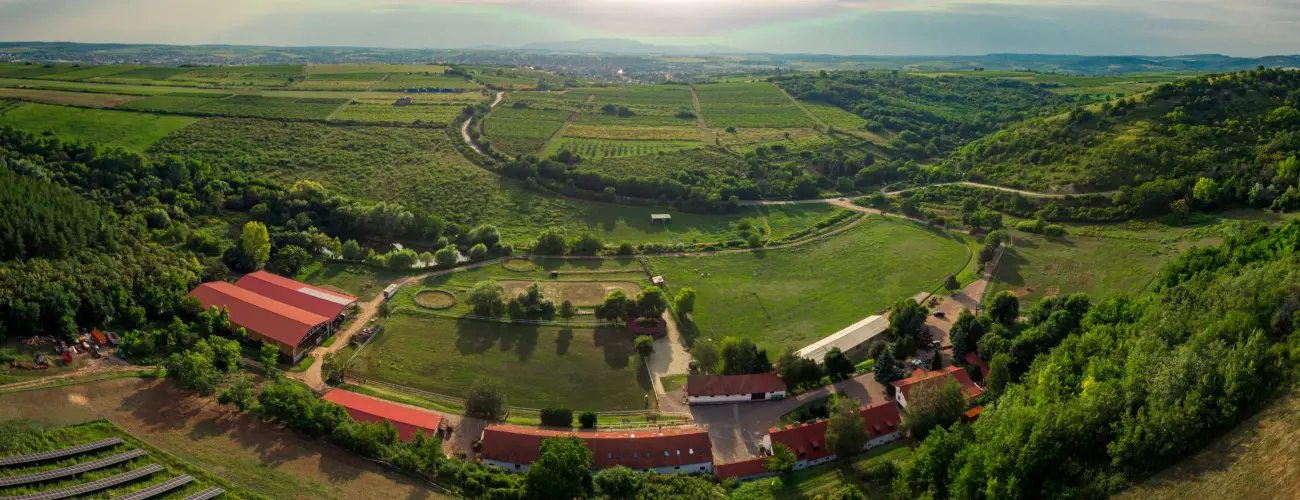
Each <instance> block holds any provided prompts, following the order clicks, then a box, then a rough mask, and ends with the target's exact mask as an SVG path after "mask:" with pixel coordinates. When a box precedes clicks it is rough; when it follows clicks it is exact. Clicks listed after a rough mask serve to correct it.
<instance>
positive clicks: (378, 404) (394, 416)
mask: <svg viewBox="0 0 1300 500" xmlns="http://www.w3.org/2000/svg"><path fill="white" fill-rule="evenodd" d="M322 399H324V400H326V401H330V402H333V403H336V404H338V405H339V406H342V407H343V408H345V409H346V410H347V411H348V414H349V415H352V418H353V419H354V420H357V421H365V422H377V421H379V420H387V421H389V422H392V423H393V427H396V428H397V432H398V436H399V437H400V438H402V439H408V440H409V439H412V438H413V437H415V433H416V432H417V431H420V430H423V431H425V433H426V434H427V435H429V436H432V435H433V434H435V433H437V432H438V425H439V424H440V423H442V418H443V417H442V415H440V414H438V413H435V412H432V411H429V410H425V409H423V408H419V407H415V406H410V405H404V404H401V403H395V402H392V401H388V400H385V399H380V398H376V397H373V396H367V395H365V394H358V393H355V392H351V391H345V390H343V389H333V390H331V391H330V392H327V393H325V395H324V396H322Z"/></svg>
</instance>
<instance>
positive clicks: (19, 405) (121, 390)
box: [0, 378, 440, 499]
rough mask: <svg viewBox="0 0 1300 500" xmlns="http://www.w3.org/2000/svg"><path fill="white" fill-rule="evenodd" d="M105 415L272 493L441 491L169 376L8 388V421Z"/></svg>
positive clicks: (367, 495) (418, 494)
mask: <svg viewBox="0 0 1300 500" xmlns="http://www.w3.org/2000/svg"><path fill="white" fill-rule="evenodd" d="M100 418H106V419H108V420H110V421H112V422H113V423H114V424H116V425H118V426H119V427H121V428H123V429H125V430H126V431H128V432H130V433H131V434H133V435H135V436H137V437H139V438H140V439H142V440H144V441H145V442H147V443H148V444H150V445H153V446H156V447H158V448H161V449H162V450H163V451H166V452H168V453H171V454H173V455H176V456H177V457H179V458H181V459H183V460H185V461H186V462H189V463H190V464H193V465H194V466H197V467H199V468H202V469H204V470H206V471H208V472H211V473H212V474H214V475H216V476H219V477H221V478H222V479H225V480H227V481H230V482H232V483H234V484H235V485H237V486H240V487H243V488H245V489H248V490H251V491H253V492H256V493H259V494H262V495H266V496H268V497H271V498H345V499H371V498H440V495H438V494H436V493H434V492H431V491H429V490H428V489H427V487H425V486H423V485H420V484H419V483H417V482H415V481H414V480H411V479H409V478H407V477H405V476H403V475H401V474H398V473H395V472H390V471H388V470H386V469H384V468H382V467H380V466H378V465H375V464H373V463H371V462H368V461H366V460H364V459H362V458H360V457H358V456H356V455H354V454H352V453H349V452H347V451H344V450H342V449H340V448H338V447H335V446H333V445H329V444H325V443H322V442H320V441H315V440H311V439H307V438H305V437H303V436H302V435H300V434H298V433H296V432H294V431H291V430H288V429H285V428H283V427H281V426H279V425H276V424H271V423H267V422H264V421H262V420H261V419H259V418H256V417H253V416H250V415H246V414H241V413H238V412H237V411H236V410H234V408H233V407H223V406H220V405H218V404H217V403H216V402H215V401H213V400H212V399H208V398H200V397H198V396H195V395H194V392H193V391H191V390H188V389H181V388H179V387H177V386H176V385H175V384H174V383H172V382H171V381H168V380H163V381H159V380H145V379H136V378H127V379H116V380H107V381H102V382H94V383H88V384H82V385H74V386H65V387H58V388H54V389H45V390H39V391H29V392H21V393H14V394H4V395H0V420H13V419H27V420H32V421H35V422H38V423H40V424H42V425H51V426H63V425H71V424H79V423H83V422H88V421H91V420H96V419H100Z"/></svg>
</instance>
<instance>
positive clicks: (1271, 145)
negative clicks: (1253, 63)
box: [945, 69, 1300, 213]
mask: <svg viewBox="0 0 1300 500" xmlns="http://www.w3.org/2000/svg"><path fill="white" fill-rule="evenodd" d="M1298 152H1300V72H1296V71H1288V70H1269V69H1259V70H1254V71H1247V72H1241V73H1232V74H1227V75H1210V76H1205V77H1201V78H1196V79H1189V80H1183V81H1179V82H1176V83H1172V84H1167V85H1163V86H1160V87H1158V88H1156V89H1155V90H1153V91H1151V92H1149V93H1147V94H1144V95H1141V96H1137V97H1133V98H1127V99H1121V100H1119V101H1117V102H1115V103H1105V104H1102V105H1100V106H1088V107H1085V108H1079V109H1075V110H1073V111H1071V112H1070V113H1068V114H1065V115H1060V116H1055V117H1051V118H1046V119H1035V120H1030V121H1027V122H1025V123H1022V124H1019V125H1017V126H1014V127H1011V128H1009V129H1007V130H1005V131H1002V132H998V133H996V134H994V135H991V136H989V137H986V138H983V139H980V140H978V141H975V142H973V143H971V144H970V145H968V146H966V147H964V148H962V149H961V150H960V151H958V152H957V153H956V154H955V155H954V156H953V158H951V159H950V160H949V161H948V162H947V164H946V165H945V170H946V171H948V173H949V174H950V175H965V176H966V178H967V179H968V180H976V181H984V182H991V183H996V184H1002V185H1007V186H1012V187H1019V188H1026V189H1033V190H1043V191H1056V192H1066V193H1069V192H1078V193H1087V192H1096V191H1107V190H1121V193H1120V195H1119V196H1117V197H1116V202H1119V203H1121V204H1125V203H1130V202H1134V203H1136V204H1138V205H1141V206H1142V207H1143V211H1144V212H1147V213H1151V212H1162V211H1169V210H1174V211H1180V210H1183V209H1186V208H1188V207H1194V206H1201V207H1210V206H1214V205H1217V204H1222V203H1227V202H1245V203H1249V204H1251V205H1254V206H1258V207H1262V208H1273V209H1294V208H1297V207H1300V192H1298V191H1297V187H1296V186H1297V181H1300V160H1298V159H1297V158H1296V156H1297V153H1298ZM1171 203H1181V204H1182V205H1181V206H1178V205H1175V206H1171Z"/></svg>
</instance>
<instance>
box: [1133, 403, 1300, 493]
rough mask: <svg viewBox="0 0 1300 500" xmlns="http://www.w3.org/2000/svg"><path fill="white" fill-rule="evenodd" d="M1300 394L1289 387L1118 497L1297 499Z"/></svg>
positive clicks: (1299, 482) (1299, 477)
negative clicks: (1196, 448) (1241, 420)
mask: <svg viewBox="0 0 1300 500" xmlns="http://www.w3.org/2000/svg"><path fill="white" fill-rule="evenodd" d="M1296 457H1300V392H1297V391H1294V390H1293V391H1291V392H1290V393H1289V394H1286V395H1284V396H1282V397H1280V398H1278V399H1277V400H1276V401H1274V402H1273V403H1272V404H1270V405H1269V406H1268V407H1266V408H1264V409H1263V411H1260V412H1259V414H1257V415H1255V416H1253V417H1251V418H1250V419H1248V420H1246V421H1244V422H1242V423H1241V424H1240V425H1238V426H1237V427H1236V428H1235V429H1233V430H1231V431H1229V432H1228V433H1227V434H1225V435H1223V436H1221V437H1218V438H1216V439H1215V440H1214V441H1211V442H1210V443H1209V444H1208V445H1207V446H1206V447H1205V448H1204V449H1202V450H1200V451H1199V452H1197V453H1196V454H1195V455H1192V456H1190V457H1187V458H1186V459H1184V460H1183V461H1181V462H1179V463H1177V464H1175V465H1174V466H1172V467H1170V468H1168V469H1165V470H1164V471H1161V472H1160V473H1158V474H1156V475H1155V476H1153V477H1151V478H1149V479H1147V480H1146V481H1143V482H1141V483H1139V484H1137V485H1135V486H1133V487H1132V488H1129V489H1128V490H1125V491H1124V492H1122V493H1120V494H1119V495H1117V496H1115V498H1118V499H1123V500H1127V499H1154V500H1181V499H1185V498H1236V499H1260V500H1264V499H1273V498H1296V495H1297V492H1298V491H1300V490H1297V486H1296V485H1300V459H1298V458H1296Z"/></svg>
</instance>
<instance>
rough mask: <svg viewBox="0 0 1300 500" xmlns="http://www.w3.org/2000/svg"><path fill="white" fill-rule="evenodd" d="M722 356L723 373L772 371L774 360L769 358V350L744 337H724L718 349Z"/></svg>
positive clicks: (738, 373)
mask: <svg viewBox="0 0 1300 500" xmlns="http://www.w3.org/2000/svg"><path fill="white" fill-rule="evenodd" d="M718 351H719V352H718V354H719V357H721V358H722V374H723V375H747V374H751V373H768V372H771V371H772V362H771V361H770V360H768V359H767V351H766V350H763V349H759V348H758V346H756V345H754V341H752V340H749V339H747V338H743V337H727V338H725V339H722V347H721V348H720V349H719V350H718Z"/></svg>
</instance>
